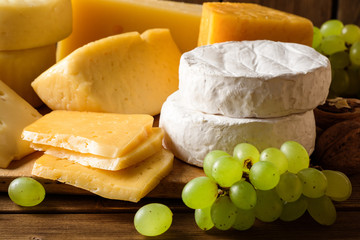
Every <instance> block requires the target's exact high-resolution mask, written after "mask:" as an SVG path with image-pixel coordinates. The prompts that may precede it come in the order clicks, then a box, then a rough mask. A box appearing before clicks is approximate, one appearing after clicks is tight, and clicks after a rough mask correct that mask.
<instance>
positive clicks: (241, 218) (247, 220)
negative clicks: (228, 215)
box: [232, 208, 256, 231]
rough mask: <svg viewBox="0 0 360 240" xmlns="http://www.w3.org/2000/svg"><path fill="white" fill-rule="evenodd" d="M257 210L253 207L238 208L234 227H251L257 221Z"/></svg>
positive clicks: (242, 228)
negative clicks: (247, 208)
mask: <svg viewBox="0 0 360 240" xmlns="http://www.w3.org/2000/svg"><path fill="white" fill-rule="evenodd" d="M255 219H256V217H255V212H254V210H253V209H249V210H245V209H239V208H238V209H237V214H236V219H235V222H234V224H233V225H232V227H233V228H234V229H236V230H240V231H244V230H247V229H249V228H251V227H252V226H253V225H254V223H255Z"/></svg>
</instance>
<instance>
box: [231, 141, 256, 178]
mask: <svg viewBox="0 0 360 240" xmlns="http://www.w3.org/2000/svg"><path fill="white" fill-rule="evenodd" d="M233 156H234V158H236V159H237V160H239V161H240V162H242V164H243V168H244V169H243V171H244V172H246V173H249V169H250V168H251V166H252V165H253V164H254V163H256V162H258V161H259V159H260V153H259V150H258V149H257V148H256V147H255V146H254V145H252V144H250V143H239V144H238V145H236V146H235V148H234V152H233Z"/></svg>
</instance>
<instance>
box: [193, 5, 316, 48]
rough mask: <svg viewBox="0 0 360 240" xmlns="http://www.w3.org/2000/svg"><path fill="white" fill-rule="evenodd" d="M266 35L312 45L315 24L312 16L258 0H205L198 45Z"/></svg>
mask: <svg viewBox="0 0 360 240" xmlns="http://www.w3.org/2000/svg"><path fill="white" fill-rule="evenodd" d="M265 39H267V40H273V41H282V42H294V43H300V44H304V45H308V46H310V47H311V46H312V39H313V24H312V22H311V21H310V20H309V19H306V18H303V17H300V16H296V15H294V14H290V13H286V12H282V11H279V10H276V9H272V8H269V7H265V6H261V5H258V4H252V3H231V2H207V3H204V4H203V11H202V17H201V24H200V33H199V41H198V46H203V45H208V44H213V43H218V42H227V41H244V40H265Z"/></svg>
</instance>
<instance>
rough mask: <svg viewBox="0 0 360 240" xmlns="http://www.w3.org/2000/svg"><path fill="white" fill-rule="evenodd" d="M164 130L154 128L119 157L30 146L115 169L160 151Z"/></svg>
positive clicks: (35, 145) (90, 164) (39, 145)
mask: <svg viewBox="0 0 360 240" xmlns="http://www.w3.org/2000/svg"><path fill="white" fill-rule="evenodd" d="M163 136H164V131H163V130H162V129H161V128H154V129H153V132H152V133H151V134H150V136H149V138H147V139H146V140H144V141H143V142H142V143H140V144H139V145H138V146H137V147H135V148H134V149H133V150H132V151H130V152H128V153H127V154H125V155H124V156H122V157H119V158H106V157H101V156H96V155H93V154H89V153H79V152H74V151H70V150H66V149H62V148H58V147H52V146H47V145H42V144H36V143H32V144H31V147H32V148H34V149H36V150H38V151H45V154H47V155H51V156H55V157H58V158H65V159H68V160H70V161H73V162H76V163H79V164H81V165H84V166H90V167H93V168H99V169H105V170H111V171H116V170H120V169H123V168H127V167H129V166H131V165H134V164H137V163H138V162H141V161H143V160H145V159H146V158H148V157H150V156H151V155H153V154H155V153H156V152H158V151H160V150H161V148H162V139H163Z"/></svg>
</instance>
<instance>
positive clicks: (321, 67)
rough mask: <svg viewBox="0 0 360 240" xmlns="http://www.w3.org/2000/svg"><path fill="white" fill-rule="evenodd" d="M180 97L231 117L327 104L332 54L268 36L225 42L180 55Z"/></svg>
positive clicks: (278, 114)
mask: <svg viewBox="0 0 360 240" xmlns="http://www.w3.org/2000/svg"><path fill="white" fill-rule="evenodd" d="M179 80H180V83H179V90H180V94H181V98H182V99H183V100H182V101H183V102H184V103H185V104H186V105H188V106H189V107H190V108H193V109H195V110H198V111H202V112H206V113H209V114H221V115H225V116H229V117H236V118H244V117H257V118H270V117H281V116H286V115H289V114H292V113H301V112H305V111H309V110H312V109H314V108H315V107H316V106H318V105H320V104H323V103H324V102H325V100H326V97H327V95H328V91H329V87H330V82H331V69H330V63H329V60H328V58H326V57H325V56H323V55H321V54H320V53H318V52H317V51H315V50H314V49H313V48H311V47H308V46H305V45H301V44H295V43H283V42H273V41H268V40H257V41H241V42H223V43H216V44H212V45H207V46H201V47H197V48H195V49H193V50H192V51H189V52H186V53H184V54H183V55H182V57H181V61H180V67H179Z"/></svg>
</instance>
